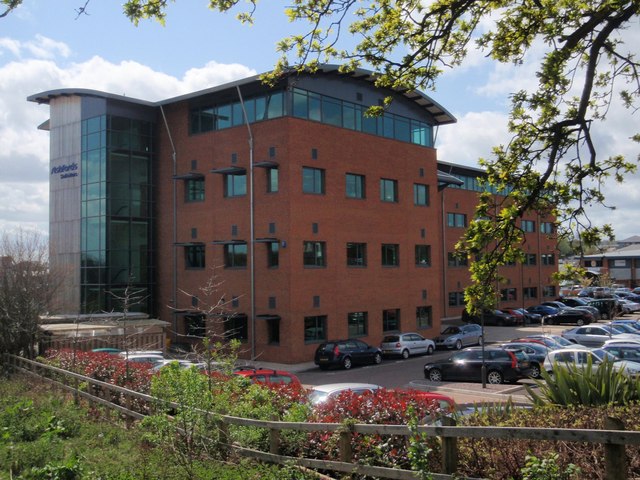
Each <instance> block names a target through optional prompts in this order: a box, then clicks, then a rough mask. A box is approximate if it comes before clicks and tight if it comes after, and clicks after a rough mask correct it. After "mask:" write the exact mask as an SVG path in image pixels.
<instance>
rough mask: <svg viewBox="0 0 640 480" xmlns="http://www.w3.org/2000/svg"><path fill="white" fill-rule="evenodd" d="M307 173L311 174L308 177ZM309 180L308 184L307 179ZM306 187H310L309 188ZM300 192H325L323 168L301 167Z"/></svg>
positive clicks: (320, 193)
mask: <svg viewBox="0 0 640 480" xmlns="http://www.w3.org/2000/svg"><path fill="white" fill-rule="evenodd" d="M307 174H311V177H309V176H308V175H307ZM309 180H310V181H311V185H309V183H308V181H309ZM308 187H311V188H310V189H309V188H308ZM302 193H307V194H310V195H324V194H325V170H324V169H323V168H317V167H302Z"/></svg>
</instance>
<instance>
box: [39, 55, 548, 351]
mask: <svg viewBox="0 0 640 480" xmlns="http://www.w3.org/2000/svg"><path fill="white" fill-rule="evenodd" d="M374 79H375V77H374V76H373V74H372V73H371V72H368V71H365V70H357V71H355V72H353V73H352V74H341V73H340V72H339V71H338V69H337V67H333V66H324V67H322V68H320V70H319V71H318V72H317V73H315V74H309V73H305V74H299V75H289V76H286V77H283V78H282V79H281V81H280V82H279V83H278V84H277V85H275V86H274V87H267V86H266V85H264V84H262V83H261V81H260V79H259V77H257V76H256V77H251V78H247V79H243V80H240V81H236V82H233V83H230V84H226V85H221V86H217V87H213V88H209V89H207V90H203V91H200V92H194V93H191V94H188V95H183V96H180V97H177V98H171V99H167V100H162V101H159V102H147V101H143V100H136V99H133V98H128V97H123V96H118V95H112V94H108V93H104V92H98V91H93V90H82V89H61V90H51V91H47V92H42V93H39V94H36V95H33V96H31V97H29V100H30V101H34V102H38V103H44V104H48V105H49V107H50V112H51V118H50V120H49V121H48V122H46V123H45V124H44V125H43V126H42V128H45V129H47V130H49V131H50V135H51V159H50V161H51V169H50V170H51V172H50V183H51V196H50V204H51V206H50V209H51V214H50V242H51V255H50V258H51V261H52V263H53V264H57V265H59V266H64V267H66V268H67V269H68V270H70V271H72V272H73V274H72V276H71V277H70V278H69V280H68V281H67V282H66V284H65V291H64V292H63V294H62V295H61V298H62V299H63V300H64V302H65V312H63V313H74V312H80V313H83V314H91V313H93V312H108V311H113V310H116V311H117V310H118V309H120V308H121V304H120V299H121V298H122V296H123V293H124V291H125V288H126V287H127V286H129V287H130V288H132V289H134V290H136V291H138V292H144V295H142V301H141V302H140V303H136V304H135V305H131V306H130V308H131V309H132V310H139V311H143V312H146V313H149V314H150V315H153V316H156V317H157V318H159V319H161V320H166V321H168V322H169V324H170V332H169V334H168V336H169V338H170V340H171V341H172V342H179V343H188V342H192V341H196V340H197V338H198V337H200V336H202V335H204V334H205V333H206V332H207V331H211V330H216V331H217V330H220V331H221V332H224V333H226V334H227V336H228V337H233V338H237V339H239V340H241V341H242V342H243V343H244V346H245V355H246V356H249V357H253V358H259V359H262V360H265V361H269V360H271V361H281V362H299V361H306V360H309V359H311V358H312V356H313V352H314V350H315V348H316V347H317V345H318V344H319V343H320V342H322V341H323V340H325V339H329V338H341V337H360V338H362V339H364V340H365V341H367V342H369V343H372V344H377V343H379V342H380V341H381V339H382V338H383V336H384V335H385V334H387V333H389V332H397V331H400V330H402V331H418V332H420V333H422V334H423V335H425V336H427V337H433V336H435V335H436V334H438V333H439V331H440V326H441V320H442V319H443V318H447V317H459V316H460V314H461V312H462V309H463V302H464V298H463V293H462V292H463V290H464V288H465V286H467V285H468V284H469V274H468V260H461V259H458V258H456V257H455V256H454V255H453V251H454V245H455V243H456V242H457V240H458V239H459V237H460V235H461V234H462V233H463V232H464V230H465V228H466V226H467V225H468V224H469V222H470V220H471V219H472V217H473V214H474V207H475V205H476V202H477V195H478V192H479V190H480V187H479V185H478V182H477V178H478V176H482V175H483V172H482V171H481V170H479V169H474V168H469V167H464V166H461V165H455V164H450V163H445V162H439V161H438V160H437V151H436V149H435V146H434V138H435V132H436V131H437V130H438V129H439V128H440V127H441V126H442V127H446V125H448V124H451V123H453V122H455V118H454V117H453V116H452V115H451V114H450V113H449V112H447V110H445V109H444V108H443V107H442V106H440V105H438V104H437V103H436V102H435V101H434V100H432V99H431V98H429V97H428V96H426V95H424V94H422V93H420V92H410V91H393V90H380V89H378V88H376V87H375V85H374V83H373V81H374ZM388 95H391V96H393V98H394V101H393V103H392V104H391V106H390V107H389V108H388V109H387V110H386V112H385V114H384V115H383V116H381V117H377V118H376V117H369V116H366V115H365V111H366V109H367V107H368V106H370V105H381V104H382V103H383V99H384V98H385V97H386V96H388ZM245 120H247V121H248V123H247V122H246V121H245ZM521 227H522V229H523V231H524V232H525V235H526V242H525V243H524V244H523V248H524V250H525V252H526V261H525V263H524V264H523V265H512V266H507V267H504V269H503V272H502V273H503V275H504V276H505V277H506V278H507V283H506V284H505V285H503V286H501V295H502V298H503V304H504V305H505V306H507V305H508V306H528V305H532V304H535V303H539V302H540V301H542V300H543V299H544V298H552V297H555V296H556V295H557V291H556V287H555V285H554V283H553V281H552V279H551V275H552V273H553V272H554V271H556V270H557V263H556V262H557V252H556V250H555V240H554V227H553V219H549V218H541V217H539V216H537V215H535V214H533V215H530V216H528V217H527V218H525V219H524V220H523V222H522V225H521ZM213 274H215V275H216V282H220V284H219V285H218V287H217V289H216V290H215V292H214V295H213V296H212V297H207V296H206V295H205V294H204V291H203V287H205V286H206V285H207V282H208V281H209V280H210V279H211V277H212V275H213ZM114 294H115V295H114ZM217 301H220V302H221V303H222V306H221V307H219V308H216V309H215V310H214V311H213V312H208V308H209V307H210V306H211V304H212V303H216V302H217ZM207 312H208V313H214V314H213V315H211V314H205V313H207Z"/></svg>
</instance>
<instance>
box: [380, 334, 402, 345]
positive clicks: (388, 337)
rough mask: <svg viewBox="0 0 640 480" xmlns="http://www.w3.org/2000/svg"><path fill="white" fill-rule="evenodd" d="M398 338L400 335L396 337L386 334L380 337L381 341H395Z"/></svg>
mask: <svg viewBox="0 0 640 480" xmlns="http://www.w3.org/2000/svg"><path fill="white" fill-rule="evenodd" d="M399 340H400V337H398V335H387V336H386V337H384V338H383V339H382V341H383V343H391V342H397V341H399Z"/></svg>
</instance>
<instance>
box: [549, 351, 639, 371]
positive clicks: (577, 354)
mask: <svg viewBox="0 0 640 480" xmlns="http://www.w3.org/2000/svg"><path fill="white" fill-rule="evenodd" d="M589 361H591V366H592V367H593V366H595V367H597V366H598V365H600V364H602V363H603V362H605V361H609V362H612V363H613V368H614V369H616V370H621V369H624V371H625V372H626V373H627V374H628V375H631V376H637V375H638V374H640V363H636V362H629V361H627V360H618V359H617V358H616V357H615V356H614V355H612V354H611V353H608V352H607V351H605V350H603V349H600V348H598V349H593V350H586V349H580V348H577V349H570V348H566V349H562V350H554V351H551V352H549V354H548V355H547V358H546V359H545V361H544V368H545V369H546V371H547V372H549V373H553V367H554V365H559V364H570V365H574V366H576V367H586V366H587V365H589Z"/></svg>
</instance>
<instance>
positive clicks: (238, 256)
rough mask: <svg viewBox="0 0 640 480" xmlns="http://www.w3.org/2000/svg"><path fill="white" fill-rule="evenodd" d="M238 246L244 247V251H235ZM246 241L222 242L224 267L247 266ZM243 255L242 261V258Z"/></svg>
mask: <svg viewBox="0 0 640 480" xmlns="http://www.w3.org/2000/svg"><path fill="white" fill-rule="evenodd" d="M238 247H244V253H242V252H237V251H236V250H237V249H238ZM248 254H249V252H248V246H247V243H246V242H244V243H225V244H224V268H247V259H248ZM243 257H244V261H242V258H243Z"/></svg>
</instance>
